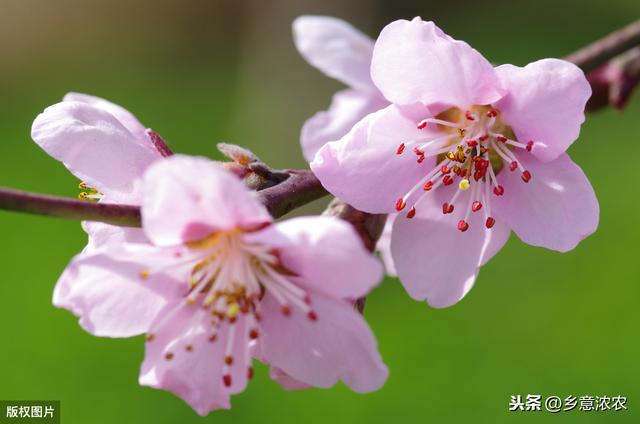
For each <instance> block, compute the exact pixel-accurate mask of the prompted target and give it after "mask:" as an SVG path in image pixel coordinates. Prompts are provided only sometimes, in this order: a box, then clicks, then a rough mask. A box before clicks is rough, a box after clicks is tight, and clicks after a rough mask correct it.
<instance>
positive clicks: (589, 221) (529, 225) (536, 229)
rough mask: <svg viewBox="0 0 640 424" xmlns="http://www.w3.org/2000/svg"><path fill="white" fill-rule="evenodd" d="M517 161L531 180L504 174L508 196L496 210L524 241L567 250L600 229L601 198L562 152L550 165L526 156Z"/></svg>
mask: <svg viewBox="0 0 640 424" xmlns="http://www.w3.org/2000/svg"><path fill="white" fill-rule="evenodd" d="M518 160H519V161H520V162H521V163H522V165H523V166H524V167H525V168H526V169H527V170H529V171H530V172H531V175H532V178H531V180H530V181H529V183H528V184H525V183H523V182H522V180H521V179H520V173H516V172H513V173H512V172H508V171H503V172H501V173H500V174H499V175H498V181H499V182H500V184H502V185H503V186H504V195H503V196H500V197H499V198H498V199H497V200H496V201H495V203H494V209H495V212H496V215H497V218H498V219H501V220H503V221H505V222H506V223H507V224H508V225H509V226H510V227H511V229H512V230H513V231H514V232H515V233H516V234H517V235H518V237H520V239H521V240H522V241H524V242H525V243H527V244H530V245H532V246H542V247H546V248H547V249H553V250H558V251H560V252H566V251H568V250H571V249H573V248H574V247H576V246H577V244H578V243H579V242H580V241H581V240H583V239H584V238H586V237H587V236H589V235H590V234H592V233H593V232H594V231H595V230H596V228H598V220H599V215H600V208H599V206H598V199H597V198H596V195H595V193H594V192H593V188H592V187H591V184H590V183H589V180H588V179H587V177H586V176H585V175H584V173H583V172H582V170H581V169H580V167H579V166H578V165H576V164H575V163H573V161H571V159H570V158H569V156H567V155H566V154H561V155H560V156H559V157H558V158H557V159H555V160H554V161H552V162H547V163H544V162H541V161H539V160H537V159H536V158H533V157H527V156H526V155H520V156H519V157H518Z"/></svg>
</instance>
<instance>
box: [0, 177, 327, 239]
mask: <svg viewBox="0 0 640 424" xmlns="http://www.w3.org/2000/svg"><path fill="white" fill-rule="evenodd" d="M258 194H259V198H260V200H261V201H262V203H263V204H264V205H265V206H266V207H267V209H268V210H269V212H270V213H271V215H273V217H274V218H279V217H281V216H282V215H284V214H286V213H287V212H289V211H291V210H292V209H295V208H297V207H300V206H302V205H304V204H307V203H309V202H311V201H313V200H316V199H319V198H321V197H323V196H326V195H327V194H328V193H327V191H326V190H325V189H324V188H323V187H322V185H321V184H320V181H319V180H318V179H317V178H316V177H315V176H314V175H313V173H312V172H311V171H297V170H296V171H294V170H291V171H289V177H288V178H287V179H286V180H284V181H283V182H282V183H280V184H278V185H276V186H273V187H269V188H266V189H264V190H261V191H259V192H258ZM0 209H4V210H9V211H15V212H24V213H30V214H36V215H45V216H52V217H56V218H66V219H75V220H82V221H98V222H104V223H106V224H112V225H119V226H122V227H140V226H141V220H140V207H139V206H134V205H120V204H112V203H98V202H91V201H86V200H77V199H69V198H66V197H58V196H49V195H44V194H36V193H28V192H24V191H19V190H12V189H8V188H1V187H0Z"/></svg>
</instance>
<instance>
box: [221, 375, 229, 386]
mask: <svg viewBox="0 0 640 424" xmlns="http://www.w3.org/2000/svg"><path fill="white" fill-rule="evenodd" d="M222 381H223V382H224V385H225V386H227V387H231V375H229V374H225V375H223V376H222Z"/></svg>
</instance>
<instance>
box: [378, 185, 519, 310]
mask: <svg viewBox="0 0 640 424" xmlns="http://www.w3.org/2000/svg"><path fill="white" fill-rule="evenodd" d="M438 191H439V192H440V193H434V196H427V197H425V198H424V200H422V201H421V202H420V203H419V204H418V205H417V206H416V209H417V213H416V215H415V217H414V218H413V219H406V218H404V217H403V216H399V217H398V218H397V219H396V220H395V223H394V226H393V231H392V234H391V254H392V256H393V262H394V264H395V266H396V270H397V272H398V277H399V278H400V281H401V282H402V284H403V286H404V287H405V289H406V290H407V292H408V293H409V295H410V296H411V297H412V298H414V299H416V300H424V299H426V300H427V302H428V303H429V305H431V306H433V307H435V308H445V307H448V306H451V305H453V304H455V303H457V302H458V301H460V300H461V299H462V298H463V297H464V296H465V295H466V294H467V293H468V292H469V290H470V289H471V287H472V286H473V283H474V281H475V278H476V276H477V274H478V272H479V270H480V266H481V265H483V264H484V263H486V262H487V261H488V260H489V259H490V258H491V257H492V256H493V255H495V254H496V253H497V252H498V251H499V250H500V249H501V248H502V246H503V245H504V244H505V243H506V241H507V239H508V237H509V228H508V227H507V226H506V225H505V224H504V223H502V222H500V221H499V220H498V222H496V224H495V225H494V227H493V228H492V229H490V230H488V229H487V228H486V227H485V225H484V221H485V219H484V218H485V217H484V214H483V213H482V212H477V213H471V215H470V217H469V219H468V223H469V229H468V230H467V231H466V232H464V233H463V232H460V231H459V230H458V229H457V228H456V227H457V224H458V221H459V220H460V219H463V218H464V211H465V206H467V204H468V201H469V196H470V193H469V192H467V193H464V194H462V195H461V196H460V197H459V201H457V202H456V209H455V210H454V212H453V213H452V214H450V215H443V214H442V209H441V206H440V205H442V203H443V202H444V201H448V200H450V198H451V195H452V194H453V190H438Z"/></svg>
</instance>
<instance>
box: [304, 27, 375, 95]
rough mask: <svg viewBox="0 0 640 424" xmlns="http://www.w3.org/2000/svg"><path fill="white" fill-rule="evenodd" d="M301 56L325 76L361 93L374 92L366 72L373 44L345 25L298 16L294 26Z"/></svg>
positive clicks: (361, 34)
mask: <svg viewBox="0 0 640 424" xmlns="http://www.w3.org/2000/svg"><path fill="white" fill-rule="evenodd" d="M293 39H294V42H295V44H296V47H297V48H298V51H299V52H300V54H301V55H302V56H303V57H304V58H305V59H306V60H307V61H308V62H309V63H310V64H311V65H313V66H315V67H316V68H318V69H319V70H321V71H322V72H324V73H325V74H326V75H328V76H330V77H332V78H336V79H337V80H340V81H342V82H343V83H345V84H346V85H348V86H350V87H353V88H356V89H358V90H363V91H373V92H375V91H377V90H376V89H375V87H374V86H373V83H372V82H371V76H370V74H369V68H370V67H371V54H372V51H373V40H371V39H370V38H369V37H367V36H366V35H365V34H363V33H362V32H360V31H358V30H357V29H355V28H354V27H353V26H351V25H350V24H348V23H347V22H345V21H343V20H341V19H337V18H332V17H328V16H300V17H299V18H297V19H296V20H295V21H294V22H293Z"/></svg>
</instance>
